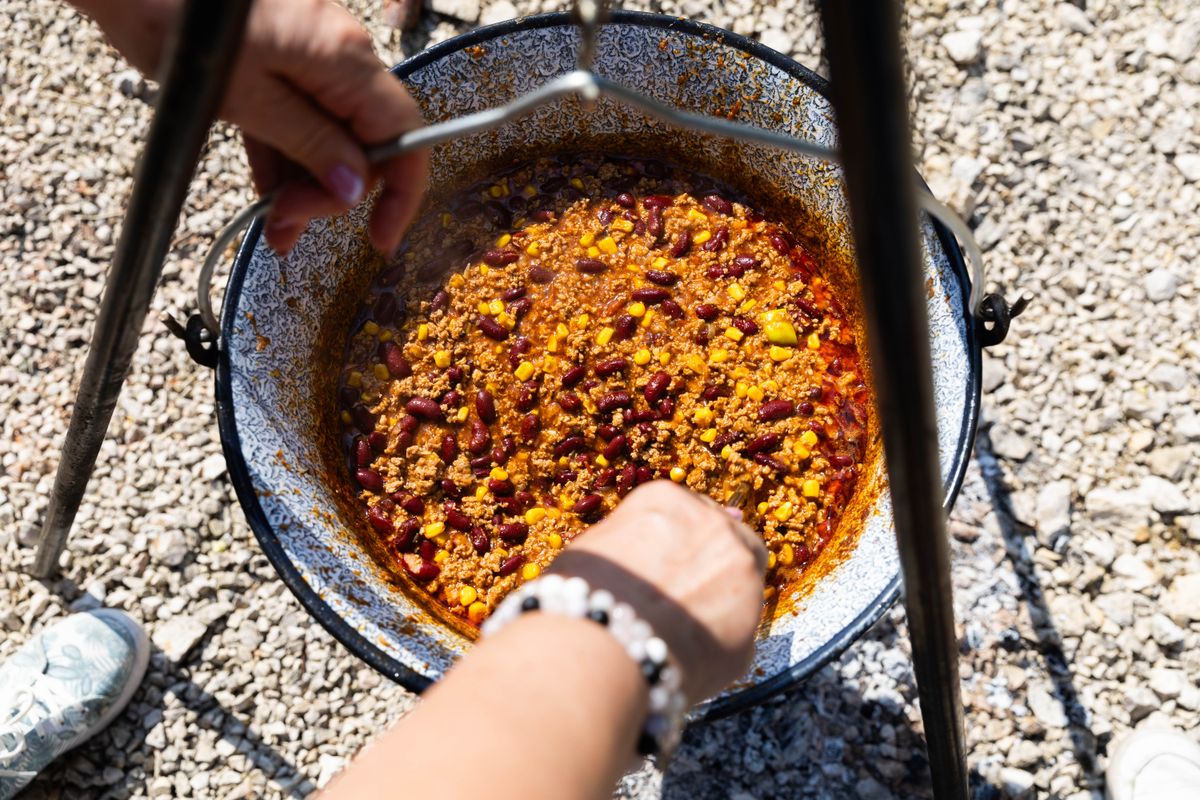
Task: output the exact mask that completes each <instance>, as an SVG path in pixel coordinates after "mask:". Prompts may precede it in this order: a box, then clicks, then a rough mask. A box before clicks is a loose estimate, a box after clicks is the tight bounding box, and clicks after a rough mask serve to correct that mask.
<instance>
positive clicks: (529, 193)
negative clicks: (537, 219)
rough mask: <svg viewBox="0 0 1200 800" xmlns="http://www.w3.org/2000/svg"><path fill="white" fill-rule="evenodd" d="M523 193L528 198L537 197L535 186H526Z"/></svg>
mask: <svg viewBox="0 0 1200 800" xmlns="http://www.w3.org/2000/svg"><path fill="white" fill-rule="evenodd" d="M521 193H522V194H523V195H525V196H526V197H537V189H535V188H533V186H532V185H529V184H526V186H525V188H524V189H522V190H521Z"/></svg>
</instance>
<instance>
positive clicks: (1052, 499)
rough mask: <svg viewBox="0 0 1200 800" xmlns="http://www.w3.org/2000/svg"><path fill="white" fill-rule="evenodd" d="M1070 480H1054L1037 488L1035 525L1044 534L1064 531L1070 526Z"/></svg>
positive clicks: (1071, 487) (1072, 489) (1071, 488)
mask: <svg viewBox="0 0 1200 800" xmlns="http://www.w3.org/2000/svg"><path fill="white" fill-rule="evenodd" d="M1073 491H1074V484H1072V482H1071V481H1066V480H1063V481H1054V482H1052V483H1048V484H1046V485H1045V486H1043V487H1042V488H1041V489H1040V490H1038V495H1037V526H1038V531H1039V532H1040V533H1041V534H1043V535H1044V536H1055V535H1057V534H1059V533H1065V532H1066V531H1067V530H1068V529H1069V528H1070V527H1071V493H1072V492H1073Z"/></svg>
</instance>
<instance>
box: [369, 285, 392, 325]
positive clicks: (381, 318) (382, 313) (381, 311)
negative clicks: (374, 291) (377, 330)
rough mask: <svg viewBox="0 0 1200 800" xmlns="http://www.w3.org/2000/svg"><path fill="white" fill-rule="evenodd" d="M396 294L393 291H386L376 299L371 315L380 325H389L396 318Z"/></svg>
mask: <svg viewBox="0 0 1200 800" xmlns="http://www.w3.org/2000/svg"><path fill="white" fill-rule="evenodd" d="M398 310H399V309H398V308H397V307H396V296H395V295H394V294H392V293H391V292H385V293H384V294H381V295H379V299H378V300H376V301H375V306H374V308H372V309H371V317H372V318H373V319H374V320H375V321H376V322H378V323H379V324H380V325H388V324H390V323H391V322H392V320H394V319H395V318H396V311H398Z"/></svg>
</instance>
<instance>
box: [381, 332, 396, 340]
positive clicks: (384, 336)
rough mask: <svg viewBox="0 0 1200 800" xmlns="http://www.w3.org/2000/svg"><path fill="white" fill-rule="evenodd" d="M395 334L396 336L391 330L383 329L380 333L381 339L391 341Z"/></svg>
mask: <svg viewBox="0 0 1200 800" xmlns="http://www.w3.org/2000/svg"><path fill="white" fill-rule="evenodd" d="M393 336H394V334H393V333H392V332H391V331H382V332H380V334H379V341H381V342H390V341H391V340H392V338H393Z"/></svg>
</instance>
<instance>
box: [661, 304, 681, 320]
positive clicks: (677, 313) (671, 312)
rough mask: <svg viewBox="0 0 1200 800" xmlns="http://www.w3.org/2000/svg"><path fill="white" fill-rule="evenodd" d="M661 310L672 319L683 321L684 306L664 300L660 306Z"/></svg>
mask: <svg viewBox="0 0 1200 800" xmlns="http://www.w3.org/2000/svg"><path fill="white" fill-rule="evenodd" d="M659 310H661V311H662V312H663V314H665V315H667V316H668V317H670V318H671V319H683V306H681V305H679V303H676V302H675V301H674V300H663V301H662V304H660V305H659Z"/></svg>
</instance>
